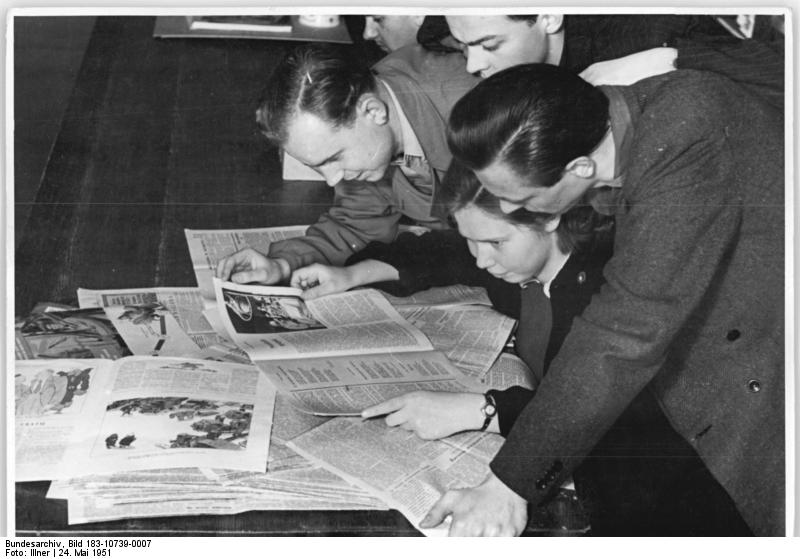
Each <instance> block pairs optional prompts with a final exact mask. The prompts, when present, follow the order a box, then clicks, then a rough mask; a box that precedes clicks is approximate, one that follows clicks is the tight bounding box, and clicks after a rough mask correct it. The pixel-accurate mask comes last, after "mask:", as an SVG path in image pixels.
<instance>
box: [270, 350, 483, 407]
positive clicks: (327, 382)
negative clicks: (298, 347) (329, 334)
mask: <svg viewBox="0 0 800 559" xmlns="http://www.w3.org/2000/svg"><path fill="white" fill-rule="evenodd" d="M256 364H257V365H258V366H259V368H260V369H261V370H262V371H264V372H265V373H266V374H267V376H268V377H269V379H270V381H271V382H272V383H273V384H274V385H275V386H276V387H277V389H278V390H279V391H281V392H283V393H285V394H287V395H288V396H289V397H290V400H291V402H292V404H293V405H294V406H296V407H297V408H298V409H301V410H305V411H307V412H309V413H314V414H318V415H359V414H360V413H361V411H362V410H363V409H365V408H367V407H369V406H371V405H374V404H378V403H380V402H383V401H384V400H387V399H389V398H393V397H395V396H399V395H401V394H405V393H406V392H413V391H415V390H433V391H440V392H481V387H480V385H479V384H478V383H476V382H474V381H473V380H472V379H469V378H468V377H467V376H466V375H464V374H463V373H462V372H461V371H459V370H458V369H457V368H455V367H454V366H453V364H452V363H450V362H449V361H448V360H447V358H446V357H445V356H444V355H443V354H442V353H439V352H436V351H424V352H405V353H396V354H389V355H350V356H345V357H320V358H313V359H290V360H269V361H257V362H256Z"/></svg>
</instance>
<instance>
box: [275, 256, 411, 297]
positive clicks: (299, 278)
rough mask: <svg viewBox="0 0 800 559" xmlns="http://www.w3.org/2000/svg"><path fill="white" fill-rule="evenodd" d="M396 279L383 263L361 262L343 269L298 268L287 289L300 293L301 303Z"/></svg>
mask: <svg viewBox="0 0 800 559" xmlns="http://www.w3.org/2000/svg"><path fill="white" fill-rule="evenodd" d="M399 277H400V274H399V272H398V271H397V270H396V269H395V268H394V267H393V266H391V265H389V264H386V263H385V262H380V261H378V260H362V261H361V262H358V263H356V264H353V265H351V266H345V267H343V268H341V267H338V266H326V265H324V264H311V265H310V266H306V267H305V268H298V269H297V270H295V271H294V273H293V274H292V281H291V285H292V287H298V288H300V289H302V290H303V299H315V298H317V297H322V296H323V295H330V294H331V293H341V292H343V291H347V290H348V289H352V288H354V287H358V286H359V285H367V284H370V283H377V282H381V281H392V280H396V279H398V278H399Z"/></svg>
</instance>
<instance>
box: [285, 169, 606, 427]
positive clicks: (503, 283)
mask: <svg viewBox="0 0 800 559" xmlns="http://www.w3.org/2000/svg"><path fill="white" fill-rule="evenodd" d="M442 200H443V203H444V204H445V205H446V207H447V208H448V210H449V212H450V214H451V215H452V217H453V219H454V220H455V222H456V224H457V226H458V233H459V234H456V232H455V231H453V232H451V234H449V235H447V236H445V235H444V234H443V232H437V234H436V235H431V234H430V233H428V234H426V235H423V236H421V237H417V236H416V235H413V234H411V233H408V234H404V235H403V236H401V238H399V239H398V240H397V241H396V242H394V243H392V244H390V245H386V244H383V243H373V244H371V245H369V246H368V247H367V248H366V249H365V250H364V251H362V252H360V253H357V254H356V255H354V256H353V257H351V258H350V259H349V261H348V264H349V266H347V267H345V268H335V267H330V266H324V265H320V264H313V265H311V266H309V267H306V268H302V269H299V270H297V271H295V273H294V274H293V276H292V285H293V286H296V287H308V286H311V285H313V286H314V287H310V288H309V289H306V291H305V292H304V296H305V297H306V298H314V297H317V296H320V295H323V294H327V293H332V292H334V291H343V290H346V289H350V288H352V287H356V286H358V285H363V284H376V283H377V286H379V287H381V288H384V289H386V290H388V291H390V292H392V293H394V294H398V295H404V294H407V293H412V292H415V291H420V290H422V289H427V288H429V287H432V286H436V285H449V284H454V283H462V284H470V285H482V286H486V287H487V288H488V291H489V295H490V299H491V300H492V302H493V304H494V305H495V307H499V308H500V309H501V310H504V311H505V312H506V313H507V314H509V315H511V316H515V317H516V316H519V321H520V323H519V328H518V331H517V335H516V339H517V340H518V345H517V348H516V350H517V353H518V354H519V356H520V357H521V358H522V359H523V360H524V361H525V362H526V364H527V365H528V367H529V368H530V369H531V372H532V375H533V378H532V379H531V381H532V384H533V385H534V386H536V385H538V383H539V382H540V381H541V379H542V377H543V375H544V372H545V370H546V368H547V364H548V363H549V360H550V359H552V357H553V355H555V353H557V351H558V347H559V346H560V344H561V341H562V340H563V337H564V335H565V333H566V332H567V331H569V328H570V325H571V323H572V320H573V319H574V318H575V316H577V315H579V314H580V312H581V310H582V309H583V307H584V306H585V305H586V304H588V301H589V300H590V298H591V296H592V294H593V293H595V292H597V291H598V290H599V288H600V285H601V284H602V283H603V276H602V267H603V265H604V264H605V262H606V260H608V258H609V257H610V255H611V245H612V239H613V220H611V219H610V218H607V217H603V216H601V215H599V214H597V213H596V212H594V211H593V210H592V209H591V208H590V207H581V208H575V209H573V210H572V211H570V212H568V213H566V214H564V215H562V216H554V215H547V214H541V213H531V212H528V211H526V210H520V211H518V212H514V213H513V214H505V213H504V212H503V211H502V210H501V209H500V206H499V200H498V199H497V198H496V197H495V196H493V195H492V194H490V193H489V192H487V191H486V190H485V189H483V188H482V186H481V184H480V183H479V182H478V180H477V178H476V177H475V175H474V173H472V171H470V170H469V169H467V168H465V167H463V166H461V165H459V164H454V165H452V166H451V167H450V169H449V170H448V172H447V174H446V175H445V179H444V182H443V184H442ZM426 236H432V237H433V238H434V239H437V240H436V241H435V242H436V244H435V245H433V246H432V245H431V244H430V243H429V242H428V239H427V238H426ZM392 280H394V281H392ZM378 282H391V283H378ZM551 302H552V305H551ZM514 303H516V306H517V308H511V305H512V304H514ZM551 307H552V310H551ZM545 312H546V314H547V315H548V317H549V318H548V320H547V324H545V323H543V317H542V315H543V314H544V313H545ZM531 396H532V391H529V390H526V389H523V388H520V387H516V388H513V389H510V390H508V391H502V392H500V391H495V390H491V391H489V393H488V395H486V396H484V395H483V394H466V393H465V394H450V393H442V392H417V393H412V394H407V395H404V396H400V397H398V398H394V399H392V400H389V401H387V402H384V403H382V404H379V405H377V406H374V407H373V408H370V409H368V410H365V411H364V413H363V417H365V418H366V417H375V416H378V415H384V414H387V413H388V414H389V416H388V417H387V419H386V421H387V423H388V424H389V425H403V426H404V428H406V429H409V430H413V431H415V432H416V433H417V434H418V435H419V436H421V437H423V438H441V437H445V436H448V435H450V434H452V433H456V432H459V431H463V430H469V429H478V428H481V427H483V428H484V429H490V430H492V431H494V432H501V433H505V432H507V431H508V429H509V428H510V426H511V425H512V424H513V422H514V419H515V417H516V414H517V413H518V412H519V409H521V407H522V406H524V404H525V403H526V402H527V401H528V400H529V399H530V397H531ZM487 398H488V399H491V400H492V401H493V404H494V405H496V407H497V410H498V414H497V415H498V418H499V421H497V420H494V421H490V420H491V419H492V418H488V419H487V417H486V416H484V415H483V412H482V411H481V410H482V409H484V406H483V404H484V402H485V400H486V399H487ZM484 421H485V424H484Z"/></svg>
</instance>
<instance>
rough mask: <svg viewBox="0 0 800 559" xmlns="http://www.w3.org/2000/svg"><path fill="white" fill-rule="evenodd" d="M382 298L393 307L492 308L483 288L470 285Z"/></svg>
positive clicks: (449, 286)
mask: <svg viewBox="0 0 800 559" xmlns="http://www.w3.org/2000/svg"><path fill="white" fill-rule="evenodd" d="M383 296H384V297H386V299H387V300H388V301H389V303H391V305H392V306H393V307H396V308H399V307H403V306H423V305H425V306H434V305H435V306H446V305H453V306H455V305H485V306H487V307H491V306H492V302H491V300H490V299H489V294H488V293H487V292H486V288H484V287H475V286H470V285H460V284H459V285H445V286H442V287H431V288H430V289H426V290H425V291H418V292H417V293H414V294H413V295H409V296H408V297H395V296H394V295H390V294H388V293H383Z"/></svg>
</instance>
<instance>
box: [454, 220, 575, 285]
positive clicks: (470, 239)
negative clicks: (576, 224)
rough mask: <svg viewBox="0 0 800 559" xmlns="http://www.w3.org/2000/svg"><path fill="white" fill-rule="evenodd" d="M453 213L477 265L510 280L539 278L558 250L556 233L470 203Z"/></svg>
mask: <svg viewBox="0 0 800 559" xmlns="http://www.w3.org/2000/svg"><path fill="white" fill-rule="evenodd" d="M453 216H454V217H455V219H456V222H457V223H458V231H459V233H461V236H462V237H464V238H465V239H467V243H468V245H469V250H470V252H471V253H472V256H474V257H475V263H476V265H477V266H478V267H479V268H482V269H485V270H486V271H487V272H489V273H490V274H492V275H493V276H495V277H497V278H500V279H502V280H505V281H507V282H509V283H522V282H525V281H529V280H532V279H538V278H539V275H540V274H541V273H542V271H543V270H544V269H545V268H546V267H547V265H548V264H549V263H550V262H551V260H552V259H553V258H555V257H556V255H557V254H560V253H559V251H558V244H557V237H556V233H555V232H552V233H551V232H544V231H537V230H534V229H531V228H529V227H524V226H518V225H513V224H511V223H509V222H508V221H506V220H504V219H502V218H500V217H496V216H494V215H491V214H489V213H487V212H485V211H483V210H482V209H480V208H478V207H476V206H474V205H470V206H466V207H464V208H462V209H460V210H458V211H456V212H455V213H454V214H453Z"/></svg>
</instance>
